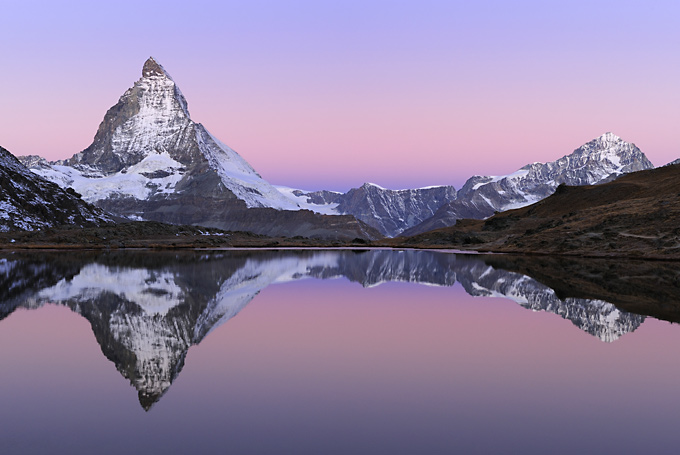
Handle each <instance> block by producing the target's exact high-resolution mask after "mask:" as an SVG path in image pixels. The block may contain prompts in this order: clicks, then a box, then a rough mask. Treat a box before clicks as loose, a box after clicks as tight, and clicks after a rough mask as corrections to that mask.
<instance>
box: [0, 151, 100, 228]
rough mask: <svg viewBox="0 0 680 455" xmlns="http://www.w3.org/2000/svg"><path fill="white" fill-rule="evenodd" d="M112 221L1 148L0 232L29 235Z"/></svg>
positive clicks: (98, 224)
mask: <svg viewBox="0 0 680 455" xmlns="http://www.w3.org/2000/svg"><path fill="white" fill-rule="evenodd" d="M109 222H111V219H110V218H109V217H108V216H107V215H106V214H104V212H102V210H100V209H98V208H96V207H93V206H91V205H90V204H88V203H86V202H85V201H83V200H82V199H81V198H80V195H79V194H77V193H76V192H75V191H73V190H70V189H67V190H64V189H62V188H60V187H59V186H58V185H56V184H54V183H52V182H49V181H47V180H45V179H43V178H41V177H39V176H37V175H36V174H34V173H33V172H31V171H30V170H28V169H27V168H26V167H25V166H24V165H23V164H21V163H20V162H19V161H18V160H17V159H16V158H15V157H14V155H12V154H11V153H10V152H8V151H7V150H5V149H4V148H2V147H0V231H1V232H8V231H13V230H21V231H32V230H36V229H44V228H49V227H54V226H58V225H65V224H68V225H74V226H81V227H84V226H102V225H104V224H106V223H109Z"/></svg>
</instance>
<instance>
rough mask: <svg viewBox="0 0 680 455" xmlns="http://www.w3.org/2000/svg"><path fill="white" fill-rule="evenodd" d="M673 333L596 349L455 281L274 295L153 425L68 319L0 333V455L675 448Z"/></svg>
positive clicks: (161, 405) (663, 326)
mask: <svg viewBox="0 0 680 455" xmlns="http://www.w3.org/2000/svg"><path fill="white" fill-rule="evenodd" d="M679 341H680V331H678V330H677V327H673V326H671V325H670V324H668V323H664V322H659V321H656V320H652V319H648V320H647V321H645V323H644V324H643V325H642V326H640V328H639V329H638V330H636V331H635V333H633V334H628V335H627V336H624V337H622V338H620V339H619V340H617V341H616V342H614V343H602V342H601V341H600V340H598V339H597V338H595V337H592V336H590V335H587V334H585V333H583V332H581V331H580V330H578V329H576V328H575V327H574V326H573V325H572V324H571V323H569V322H566V321H564V320H563V319H562V318H560V317H558V316H555V315H554V314H550V313H546V312H531V311H527V310H526V309H524V308H522V307H520V306H519V305H517V304H515V303H513V302H511V301H508V300H503V299H498V298H495V299H485V298H479V297H471V296H469V295H467V294H466V293H465V292H464V291H463V289H462V288H461V287H460V286H459V285H457V286H456V287H454V288H450V287H431V286H419V285H414V284H406V283H385V284H382V285H380V286H377V287H372V288H367V289H366V288H363V287H361V286H359V285H358V284H357V283H350V282H348V281H346V280H344V279H343V280H330V281H329V280H325V281H320V280H303V281H294V282H290V283H285V284H280V285H276V286H270V287H267V288H266V289H264V290H263V291H262V292H260V294H259V295H257V296H256V297H255V299H254V300H253V301H252V302H251V303H250V304H249V305H248V306H247V307H246V308H244V309H243V310H242V311H241V312H240V313H239V314H238V316H237V317H235V318H233V319H231V320H230V321H228V322H227V323H226V324H224V325H222V326H220V327H219V328H218V329H217V330H214V331H213V332H212V333H211V334H210V335H209V336H207V337H206V338H205V339H204V340H203V341H202V342H201V344H200V345H198V346H194V347H193V348H191V350H190V351H189V354H188V356H187V359H186V364H185V366H184V368H183V370H182V373H181V374H180V375H179V376H178V378H177V379H176V381H175V382H174V384H173V385H172V387H171V388H170V389H169V391H168V393H167V394H166V395H165V396H164V397H163V399H161V400H160V401H159V402H158V403H157V404H156V405H155V406H154V407H153V408H152V409H151V411H149V412H148V413H146V412H144V411H143V410H142V408H140V406H139V403H138V402H137V400H136V396H135V393H134V390H132V389H131V388H130V386H129V384H128V382H127V381H126V380H125V379H124V378H123V377H121V375H120V374H119V373H118V372H116V371H115V369H114V368H113V365H112V364H111V363H110V362H109V361H108V360H107V359H106V358H105V357H104V356H103V355H102V353H101V351H100V348H99V345H98V344H97V342H96V340H95V339H94V337H93V335H92V330H91V328H90V327H89V323H88V322H87V321H86V320H85V319H83V318H82V317H80V316H78V315H77V314H75V313H73V312H71V311H70V310H68V309H66V308H63V307H55V306H52V305H48V306H46V307H43V308H41V309H39V310H37V311H21V310H19V311H16V312H15V313H14V314H12V315H10V316H9V317H8V318H7V319H6V320H4V321H2V322H1V323H0V345H2V346H3V349H2V350H0V362H1V364H2V365H3V368H2V369H0V384H1V385H2V391H0V402H2V403H3V405H2V407H0V409H1V410H0V421H2V422H3V424H2V429H1V430H0V436H1V437H0V441H2V442H0V448H1V449H2V453H25V452H31V450H33V451H35V452H38V453H40V452H46V451H47V452H55V451H56V452H59V451H61V452H62V453H121V452H122V453H125V452H130V453H135V452H142V451H149V452H152V453H161V452H162V453H189V452H194V453H199V452H200V453H227V452H229V453H266V454H272V453H325V454H327V453H343V454H344V453H371V454H373V453H409V454H410V453H419V454H420V453H451V452H452V451H456V450H457V451H459V452H460V453H472V452H475V451H479V452H482V453H510V452H515V453H546V452H550V453H606V452H609V453H613V452H617V453H630V452H652V451H653V452H654V453H662V452H665V453H671V451H672V449H671V447H673V445H674V444H677V443H678V442H680V436H678V433H677V431H675V428H674V427H675V423H676V422H677V421H678V418H680V406H679V405H680V392H679V391H678V390H677V387H676V385H677V384H678V383H680V368H679V367H678V364H677V362H675V361H673V360H672V355H670V353H669V349H670V348H671V347H672V346H677V345H678V344H679V343H678V342H679Z"/></svg>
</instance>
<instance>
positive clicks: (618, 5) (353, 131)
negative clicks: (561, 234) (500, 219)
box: [0, 0, 680, 190]
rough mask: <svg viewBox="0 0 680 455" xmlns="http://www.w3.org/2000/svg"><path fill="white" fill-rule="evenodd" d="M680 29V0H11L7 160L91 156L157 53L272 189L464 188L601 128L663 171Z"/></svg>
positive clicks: (674, 108) (671, 147)
mask: <svg viewBox="0 0 680 455" xmlns="http://www.w3.org/2000/svg"><path fill="white" fill-rule="evenodd" d="M679 21H680V3H679V2H677V1H674V0H672V1H645V2H643V1H624V0H618V1H600V0H591V1H554V2H545V1H513V2H511V1H477V2H469V1H451V0H444V1H428V0H423V1H418V2H415V1H394V0H393V1H375V0H363V1H354V0H343V1H318V0H316V1H285V0H281V1H257V0H255V1H252V0H251V1H239V2H233V1H232V2H230V1H224V2H209V1H200V0H199V1H193V2H186V1H181V2H180V1H167V0H166V1H140V0H137V1H116V2H106V3H102V2H85V1H59V2H56V1H30V0H23V1H18V0H4V1H3V2H2V15H1V16H0V27H1V30H2V33H3V39H2V40H1V41H0V56H1V57H2V64H3V67H2V72H1V75H0V81H2V85H1V87H0V103H1V106H2V109H1V110H0V145H2V146H4V147H5V148H7V149H9V150H10V151H11V152H13V153H14V154H16V155H26V154H38V155H42V156H44V157H47V158H49V159H59V158H66V157H69V156H71V155H72V154H73V153H76V152H78V151H80V150H82V149H84V148H85V147H87V146H88V145H89V144H90V143H91V141H92V138H93V136H94V133H95V131H96V129H97V126H98V125H99V123H100V122H101V120H102V118H103V116H104V113H105V112H106V110H107V109H108V108H109V107H111V106H112V105H114V104H115V103H116V101H117V100H118V98H119V97H120V95H122V94H123V92H124V91H125V90H126V89H127V88H128V87H130V86H131V85H132V84H133V83H134V82H135V81H136V80H137V79H138V78H139V76H140V73H141V67H142V64H143V63H144V61H145V60H146V58H148V57H149V56H150V55H153V56H154V57H155V58H156V59H157V60H158V61H159V62H160V63H161V64H162V65H163V66H164V67H165V68H166V69H167V70H168V72H169V73H170V74H171V75H172V76H173V78H174V79H175V81H176V82H177V84H178V85H179V87H180V88H181V89H182V91H183V93H184V95H185V96H186V98H187V101H188V102H189V110H190V112H191V115H192V118H193V120H195V121H197V122H201V123H203V124H204V125H205V126H206V127H207V128H208V129H209V130H210V131H211V132H212V133H213V134H214V135H215V136H217V137H218V138H220V139H221V140H222V141H223V142H225V143H226V144H228V145H230V146H231V147H232V148H234V149H235V150H236V151H237V152H239V153H240V154H241V155H242V156H243V157H244V158H245V159H246V160H248V161H249V162H250V163H251V164H252V165H253V167H255V169H256V170H258V172H259V173H260V174H261V175H262V176H263V177H264V178H266V179H268V180H270V181H271V182H273V183H276V184H284V185H289V186H295V187H300V188H306V189H320V188H327V189H335V190H347V189H349V188H351V187H356V186H359V185H361V184H362V183H363V182H365V181H371V182H375V183H378V184H380V185H382V186H385V187H389V188H406V187H418V186H426V185H435V184H454V185H455V186H456V187H460V186H461V184H462V183H463V182H464V181H465V180H466V179H467V178H468V177H470V176H471V175H473V174H485V175H489V174H507V173H510V172H513V171H514V170H516V169H517V168H519V167H521V166H523V165H524V164H527V163H529V162H534V161H550V160H554V159H557V158H559V157H561V156H563V155H565V154H568V153H570V152H571V151H572V150H573V149H575V148H577V147H578V146H580V145H582V144H583V143H585V142H587V141H588V140H590V139H593V138H595V137H597V136H599V135H600V134H602V133H604V132H606V131H612V132H614V133H615V134H618V135H619V136H621V137H622V138H623V139H625V140H628V141H630V142H634V143H635V144H637V145H638V146H639V147H640V148H641V149H642V150H643V151H644V152H645V153H646V154H647V156H648V157H649V158H650V159H651V160H652V162H653V163H654V164H655V165H662V164H665V163H667V162H669V161H671V160H673V159H676V158H678V157H680V138H679V137H678V134H677V133H676V132H677V130H678V118H679V112H678V106H680V91H679V90H678V84H679V83H680V53H678V51H677V49H678V46H679V45H680V27H678V26H677V24H678V23H679Z"/></svg>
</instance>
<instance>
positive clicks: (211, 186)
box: [22, 58, 380, 239]
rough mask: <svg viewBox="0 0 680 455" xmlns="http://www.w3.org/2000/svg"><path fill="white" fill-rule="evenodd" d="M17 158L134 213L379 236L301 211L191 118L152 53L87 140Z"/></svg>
mask: <svg viewBox="0 0 680 455" xmlns="http://www.w3.org/2000/svg"><path fill="white" fill-rule="evenodd" d="M22 159H23V160H24V163H25V164H27V165H29V166H30V167H31V169H32V170H33V171H34V172H35V173H37V174H38V175H40V176H42V177H45V178H46V179H48V180H50V181H53V182H56V183H57V184H59V185H61V186H62V187H65V188H72V189H73V190H75V191H77V192H78V193H80V194H82V196H83V199H85V200H86V201H88V202H90V203H92V204H95V205H97V206H98V207H101V208H103V209H105V210H107V211H109V212H110V213H113V214H115V215H118V216H122V217H125V218H128V219H132V220H142V219H143V220H149V221H161V222H167V223H174V224H196V225H203V226H208V227H217V228H221V229H231V230H248V231H251V232H254V233H257V234H265V235H272V236H273V235H288V236H290V235H303V236H323V237H328V238H343V239H352V238H356V237H359V238H368V239H372V238H378V237H380V234H379V233H378V232H377V231H375V230H373V229H372V228H370V227H368V226H366V225H364V224H363V223H361V222H357V221H356V220H355V219H354V217H351V216H345V217H339V218H333V219H329V218H328V217H327V216H324V215H322V214H315V213H312V212H305V211H303V210H301V209H302V207H300V205H299V204H297V202H296V201H294V200H292V199H291V198H289V197H287V196H286V195H284V194H282V193H281V192H279V191H278V190H277V189H276V188H275V187H274V186H272V185H271V184H270V183H269V182H267V181H266V180H264V179H263V178H262V177H260V175H259V174H258V173H257V172H255V170H254V169H253V168H252V167H251V166H250V165H249V164H248V163H247V162H246V161H245V160H244V159H243V158H242V157H241V156H240V155H239V154H237V153H236V152H235V151H234V150H232V149H231V148H229V147H227V146H226V145H224V144H223V143H221V142H220V141H219V140H217V139H216V138H215V137H214V136H212V135H211V134H210V133H209V132H208V131H207V130H206V129H205V127H203V125H201V124H200V123H196V122H194V121H193V120H191V117H190V115H189V110H188V107H187V102H186V100H185V98H184V96H183V95H182V93H181V91H180V89H179V87H178V86H177V84H175V82H174V80H173V79H172V78H171V77H170V75H169V74H168V73H167V71H165V69H164V68H163V67H162V66H161V65H160V64H158V63H157V62H156V61H155V60H154V59H153V58H149V59H148V60H147V61H146V62H145V64H144V67H143V69H142V77H141V78H140V79H139V80H138V81H137V82H136V83H135V84H134V86H133V87H131V88H130V89H128V90H127V91H126V92H125V93H124V94H123V96H121V98H120V99H119V101H118V103H117V104H116V105H115V106H113V107H112V108H111V109H109V110H108V112H107V113H106V115H105V116H104V120H103V121H102V123H101V124H100V125H99V129H98V130H97V133H96V135H95V137H94V141H93V142H92V144H91V145H90V146H89V147H88V148H86V149H85V150H83V151H82V152H80V153H77V154H75V155H74V156H73V157H72V158H70V159H67V160H63V161H58V162H53V163H48V162H46V161H45V160H41V159H40V158H39V157H34V156H31V157H23V158H22Z"/></svg>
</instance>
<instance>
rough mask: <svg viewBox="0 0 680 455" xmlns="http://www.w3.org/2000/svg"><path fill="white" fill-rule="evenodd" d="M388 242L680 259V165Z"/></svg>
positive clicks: (564, 189) (562, 190)
mask: <svg viewBox="0 0 680 455" xmlns="http://www.w3.org/2000/svg"><path fill="white" fill-rule="evenodd" d="M379 243H380V244H381V245H384V246H392V247H412V248H442V247H444V248H459V249H469V250H477V251H489V252H504V253H531V254H549V255H573V256H584V257H606V256H617V257H634V258H650V259H680V165H677V164H676V165H670V166H665V167H661V168H657V169H651V170H645V171H640V172H634V173H631V174H628V175H625V176H622V177H620V178H618V179H616V180H614V181H612V182H609V183H604V184H601V185H594V186H579V187H570V186H565V185H561V186H560V187H558V189H557V191H556V192H555V193H554V194H553V195H552V196H550V197H548V198H546V199H544V200H542V201H540V202H537V203H536V204H533V205H530V206H527V207H523V208H521V209H517V210H510V211H507V212H503V213H498V214H496V215H494V216H492V217H491V218H488V219H486V220H460V221H458V223H457V224H456V225H455V226H451V227H448V228H443V229H437V230H433V231H430V232H427V233H424V234H420V235H415V236H412V237H400V238H396V239H390V240H386V241H383V242H379Z"/></svg>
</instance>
